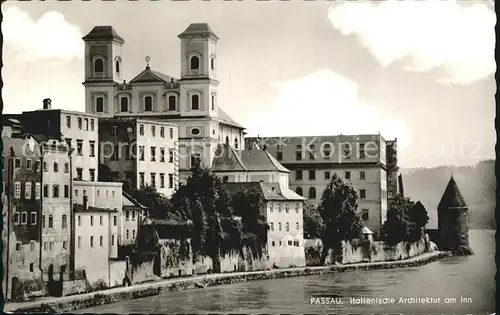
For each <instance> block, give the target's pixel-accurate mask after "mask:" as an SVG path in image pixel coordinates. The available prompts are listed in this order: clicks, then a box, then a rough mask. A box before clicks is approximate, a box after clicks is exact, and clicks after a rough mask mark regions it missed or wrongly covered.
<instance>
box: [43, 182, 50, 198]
mask: <svg viewBox="0 0 500 315" xmlns="http://www.w3.org/2000/svg"><path fill="white" fill-rule="evenodd" d="M43 197H44V198H49V185H47V184H45V185H43Z"/></svg>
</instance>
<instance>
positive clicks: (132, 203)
mask: <svg viewBox="0 0 500 315" xmlns="http://www.w3.org/2000/svg"><path fill="white" fill-rule="evenodd" d="M122 196H123V198H124V199H125V200H123V203H122V204H123V207H124V208H125V207H135V208H142V209H147V207H146V206H144V205H142V204H140V203H139V201H137V200H136V199H134V198H133V197H132V196H130V195H129V194H127V193H126V192H124V191H122Z"/></svg>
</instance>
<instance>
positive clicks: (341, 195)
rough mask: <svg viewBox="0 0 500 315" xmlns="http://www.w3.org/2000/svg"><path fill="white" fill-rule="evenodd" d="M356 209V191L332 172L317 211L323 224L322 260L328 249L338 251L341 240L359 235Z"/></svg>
mask: <svg viewBox="0 0 500 315" xmlns="http://www.w3.org/2000/svg"><path fill="white" fill-rule="evenodd" d="M357 209H358V196H357V194H356V191H355V190H354V189H353V188H352V186H350V185H348V184H346V183H345V182H343V181H342V179H340V178H339V177H338V176H337V175H336V174H334V175H333V176H332V179H331V181H330V183H329V184H328V186H327V187H326V189H325V190H324V191H323V194H322V196H321V201H320V204H319V206H318V211H319V213H320V215H321V218H322V219H323V222H324V224H325V230H324V232H323V235H322V241H323V255H322V262H324V259H325V258H326V254H327V251H328V249H334V251H335V252H336V253H339V252H340V250H341V247H340V244H341V241H342V240H352V239H355V238H360V237H361V230H362V229H363V220H362V219H361V216H360V215H359V213H358V211H357Z"/></svg>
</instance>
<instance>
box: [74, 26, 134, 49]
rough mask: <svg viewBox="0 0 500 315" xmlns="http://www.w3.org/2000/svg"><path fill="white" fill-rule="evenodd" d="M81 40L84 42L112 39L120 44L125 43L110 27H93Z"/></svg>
mask: <svg viewBox="0 0 500 315" xmlns="http://www.w3.org/2000/svg"><path fill="white" fill-rule="evenodd" d="M82 39H83V40H85V41H87V40H109V39H114V40H116V41H117V42H120V43H122V44H123V43H125V40H123V38H121V36H120V35H118V33H117V32H116V31H115V30H114V28H113V27H112V26H110V25H105V26H94V28H93V29H92V30H91V31H90V33H88V34H87V35H85V36H84V37H82Z"/></svg>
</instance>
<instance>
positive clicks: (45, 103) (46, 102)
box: [43, 98, 52, 109]
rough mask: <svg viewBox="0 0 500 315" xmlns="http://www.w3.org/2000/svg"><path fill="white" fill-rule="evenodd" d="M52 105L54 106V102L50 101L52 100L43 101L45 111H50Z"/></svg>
mask: <svg viewBox="0 0 500 315" xmlns="http://www.w3.org/2000/svg"><path fill="white" fill-rule="evenodd" d="M51 104H52V101H51V100H50V98H46V99H44V100H43V109H50V107H51Z"/></svg>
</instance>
